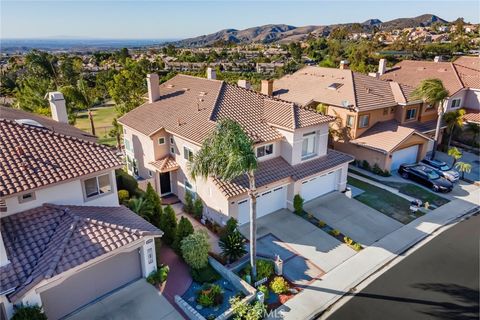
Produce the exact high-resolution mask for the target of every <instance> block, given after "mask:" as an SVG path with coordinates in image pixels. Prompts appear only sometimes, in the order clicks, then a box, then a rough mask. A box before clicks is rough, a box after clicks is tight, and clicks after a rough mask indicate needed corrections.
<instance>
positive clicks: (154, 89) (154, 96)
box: [147, 73, 160, 103]
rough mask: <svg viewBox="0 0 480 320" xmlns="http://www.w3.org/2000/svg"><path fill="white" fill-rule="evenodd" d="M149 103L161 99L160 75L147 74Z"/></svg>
mask: <svg viewBox="0 0 480 320" xmlns="http://www.w3.org/2000/svg"><path fill="white" fill-rule="evenodd" d="M147 87H148V102H150V103H153V102H155V101H157V100H158V99H160V81H159V80H158V74H156V73H149V74H147Z"/></svg>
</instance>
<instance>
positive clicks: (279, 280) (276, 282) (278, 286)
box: [270, 277, 290, 294]
mask: <svg viewBox="0 0 480 320" xmlns="http://www.w3.org/2000/svg"><path fill="white" fill-rule="evenodd" d="M289 288H290V286H289V285H288V282H287V281H286V280H285V279H284V278H283V277H275V279H273V280H272V282H271V283H270V289H272V291H273V292H275V293H276V294H282V293H286V292H288V289H289Z"/></svg>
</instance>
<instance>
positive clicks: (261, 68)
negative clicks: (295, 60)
mask: <svg viewBox="0 0 480 320" xmlns="http://www.w3.org/2000/svg"><path fill="white" fill-rule="evenodd" d="M284 65H285V64H284V63H283V62H259V63H257V64H256V66H255V69H256V71H257V73H264V74H273V73H275V71H277V69H279V68H283V66H284Z"/></svg>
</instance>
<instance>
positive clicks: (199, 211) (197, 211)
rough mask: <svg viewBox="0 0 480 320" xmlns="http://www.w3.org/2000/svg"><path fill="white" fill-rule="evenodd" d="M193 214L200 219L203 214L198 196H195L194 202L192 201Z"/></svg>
mask: <svg viewBox="0 0 480 320" xmlns="http://www.w3.org/2000/svg"><path fill="white" fill-rule="evenodd" d="M193 215H194V217H195V218H197V219H200V218H201V217H202V215H203V203H202V199H200V197H197V199H195V202H193Z"/></svg>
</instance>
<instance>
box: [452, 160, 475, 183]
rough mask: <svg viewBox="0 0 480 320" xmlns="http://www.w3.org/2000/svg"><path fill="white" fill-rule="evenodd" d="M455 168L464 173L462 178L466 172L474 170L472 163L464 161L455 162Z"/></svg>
mask: <svg viewBox="0 0 480 320" xmlns="http://www.w3.org/2000/svg"><path fill="white" fill-rule="evenodd" d="M455 168H456V169H457V170H458V171H460V172H461V173H462V179H464V178H465V172H467V173H469V172H470V171H472V165H471V164H470V163H467V162H462V161H459V162H457V163H455Z"/></svg>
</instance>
